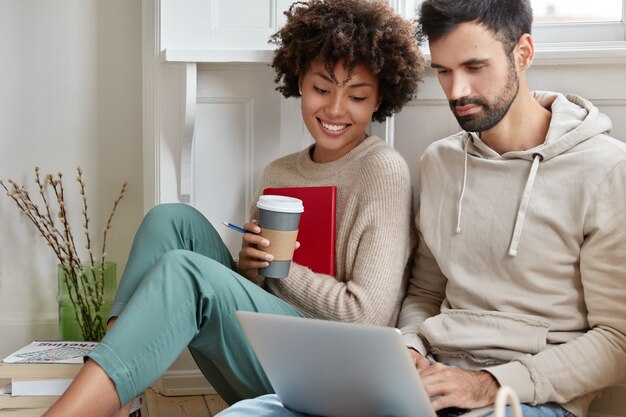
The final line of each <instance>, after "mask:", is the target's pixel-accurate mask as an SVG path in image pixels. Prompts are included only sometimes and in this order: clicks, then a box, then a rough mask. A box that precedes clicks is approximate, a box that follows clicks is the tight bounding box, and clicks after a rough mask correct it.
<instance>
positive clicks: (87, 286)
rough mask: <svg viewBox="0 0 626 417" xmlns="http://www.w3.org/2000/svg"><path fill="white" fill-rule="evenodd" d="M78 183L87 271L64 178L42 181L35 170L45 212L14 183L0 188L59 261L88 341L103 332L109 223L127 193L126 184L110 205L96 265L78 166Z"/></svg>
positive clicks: (83, 183) (49, 176)
mask: <svg viewBox="0 0 626 417" xmlns="http://www.w3.org/2000/svg"><path fill="white" fill-rule="evenodd" d="M77 172H78V177H77V181H78V183H79V186H80V193H81V199H82V203H83V216H84V219H85V223H84V227H85V230H84V231H85V236H86V238H87V245H86V249H87V251H88V254H89V260H90V263H91V265H89V267H90V268H86V267H85V265H83V264H82V262H81V260H80V256H79V255H78V251H77V249H76V245H75V241H74V235H73V233H72V227H71V225H70V223H69V216H68V207H67V204H66V201H65V189H64V187H63V175H62V174H61V173H58V178H55V177H54V176H53V175H51V174H48V175H47V176H46V179H45V180H44V181H42V179H41V177H40V171H39V168H38V167H36V168H35V178H36V183H37V186H38V188H39V195H40V197H41V199H42V200H43V204H44V206H45V211H43V210H40V209H39V206H38V205H37V204H36V203H35V202H33V200H32V199H31V197H30V194H29V192H28V190H27V189H26V188H25V187H23V186H19V185H18V184H16V183H15V182H14V181H13V180H8V182H9V184H10V188H9V187H7V185H6V184H5V183H4V181H3V180H1V179H0V186H1V187H2V188H4V190H5V191H6V193H7V195H8V196H9V197H10V198H11V199H12V200H13V201H14V202H15V204H16V205H17V207H18V208H19V209H20V211H22V212H23V213H24V214H25V215H26V217H27V218H28V219H29V220H30V221H31V222H32V223H33V224H34V225H35V227H36V228H37V230H38V231H39V233H40V234H41V235H42V236H43V238H44V239H45V240H46V242H47V243H48V246H50V247H51V248H52V250H53V251H54V253H55V255H56V257H57V258H58V260H59V262H60V264H61V268H62V269H63V271H64V272H65V273H64V283H65V285H66V286H67V289H68V294H69V297H70V301H71V302H72V304H73V305H74V306H75V309H74V313H75V318H76V321H77V322H78V323H79V326H80V328H81V331H82V333H83V336H84V337H85V339H87V340H99V339H100V338H101V337H102V336H103V335H104V331H105V326H104V322H103V320H102V317H100V314H99V313H100V310H101V308H102V301H103V296H104V270H105V260H106V259H105V257H106V252H105V249H106V239H107V232H108V230H109V229H110V228H111V223H112V220H113V216H114V214H115V211H116V210H117V206H118V204H119V202H120V200H121V199H122V198H123V196H124V193H125V192H126V187H127V184H126V183H125V184H124V185H123V186H122V190H121V191H120V194H119V196H118V197H117V198H116V199H115V201H114V203H113V209H112V210H111V214H110V215H109V218H108V220H107V223H106V226H105V227H104V239H103V245H102V262H101V264H100V265H98V264H96V262H95V258H94V256H93V251H92V245H91V242H92V240H91V236H90V233H89V216H88V214H87V209H88V205H87V196H86V193H85V188H86V187H85V182H84V181H83V177H82V170H81V169H80V167H77ZM48 186H50V187H51V188H52V190H53V192H54V196H55V197H56V203H57V204H58V206H59V207H58V208H59V210H58V213H57V214H56V217H58V219H59V221H60V222H59V223H60V227H58V226H57V222H56V221H55V215H54V214H53V211H52V209H51V206H50V203H51V202H52V201H54V199H48V197H47V195H48V193H47V191H48Z"/></svg>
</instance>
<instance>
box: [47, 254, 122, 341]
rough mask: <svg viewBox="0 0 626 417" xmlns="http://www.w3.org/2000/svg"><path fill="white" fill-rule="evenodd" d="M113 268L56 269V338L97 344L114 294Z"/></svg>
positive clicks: (104, 330)
mask: <svg viewBox="0 0 626 417" xmlns="http://www.w3.org/2000/svg"><path fill="white" fill-rule="evenodd" d="M116 277H117V275H116V264H115V263H114V262H106V263H105V265H104V268H102V267H101V264H94V265H93V266H92V265H81V266H80V267H76V266H75V267H71V266H69V265H58V290H59V291H58V296H57V301H58V303H59V338H60V339H61V340H75V341H82V340H88V341H93V342H99V341H100V339H102V337H103V336H104V333H105V332H106V321H107V318H108V317H109V313H110V311H111V306H112V305H113V297H114V296H115V291H116V285H117V284H116Z"/></svg>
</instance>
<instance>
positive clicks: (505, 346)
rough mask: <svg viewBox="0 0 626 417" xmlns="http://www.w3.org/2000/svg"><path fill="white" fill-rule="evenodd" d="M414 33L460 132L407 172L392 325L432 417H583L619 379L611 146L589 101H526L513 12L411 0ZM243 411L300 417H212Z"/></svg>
mask: <svg viewBox="0 0 626 417" xmlns="http://www.w3.org/2000/svg"><path fill="white" fill-rule="evenodd" d="M420 25H421V27H422V31H423V33H424V35H425V36H426V37H427V38H428V41H429V46H430V52H431V58H432V67H433V68H435V69H436V70H437V72H438V78H439V81H440V83H441V86H442V88H443V89H444V91H445V94H446V96H447V98H448V100H449V102H450V107H451V109H452V112H453V113H454V115H455V116H456V118H457V120H458V122H459V124H460V125H461V127H462V128H463V129H464V131H462V132H460V133H458V134H456V135H453V136H451V137H448V138H446V139H443V140H440V141H438V142H436V143H434V144H433V145H431V146H430V147H429V148H428V149H427V150H426V152H425V154H424V156H423V157H422V159H421V162H420V177H419V178H420V184H419V195H420V208H419V213H418V216H417V219H416V224H417V227H418V230H419V237H420V241H419V245H418V249H417V253H416V258H415V267H414V270H413V275H412V280H411V281H410V284H409V294H408V297H407V298H406V300H405V302H404V304H403V308H402V312H401V315H400V323H399V327H400V328H401V329H402V332H403V334H404V335H405V338H406V341H407V345H408V346H409V348H410V351H411V352H412V356H413V358H414V360H415V364H416V367H417V369H418V371H419V372H420V376H421V379H422V381H423V383H424V385H425V387H426V389H427V391H428V393H429V394H430V395H431V397H432V398H433V401H432V402H433V405H434V407H435V408H436V409H442V408H446V407H450V406H457V407H463V408H477V407H481V406H484V405H488V404H491V403H492V402H493V401H494V399H495V395H496V392H497V390H498V388H499V387H500V386H501V385H508V386H511V387H512V388H514V390H515V391H516V392H517V394H518V396H519V397H520V400H521V401H522V402H523V403H524V405H523V412H524V416H525V417H528V416H537V417H538V416H541V417H547V416H554V417H564V416H571V415H575V416H577V417H584V416H585V415H586V413H587V409H588V407H589V403H590V402H591V400H592V399H593V398H594V396H595V395H596V394H597V393H598V391H600V390H601V389H603V388H605V387H607V386H610V385H613V384H616V383H619V382H620V381H622V380H624V378H626V262H625V260H626V233H625V230H626V197H625V196H624V190H626V144H624V143H622V142H619V141H618V140H615V139H613V138H611V137H609V136H608V135H607V133H608V132H609V130H610V128H611V122H610V121H609V119H608V118H607V117H606V116H604V115H603V114H601V113H600V112H599V111H598V109H597V108H595V107H594V106H593V105H592V104H591V103H589V102H588V101H586V100H584V99H582V98H580V97H577V96H573V95H568V96H565V95H562V94H557V93H550V92H534V93H533V92H530V91H529V90H528V87H527V84H526V70H527V69H528V68H529V67H530V65H531V63H532V61H533V57H534V46H533V40H532V37H531V35H530V30H531V25H532V10H531V8H530V5H529V2H528V1H527V0H472V1H459V0H426V1H424V2H423V3H422V6H421V13H420ZM357 352H358V349H357ZM427 356H428V357H430V358H431V359H434V360H436V361H437V363H436V364H434V365H431V361H429V360H428V359H427V358H426V357H427ZM372 377H373V378H375V376H374V375H373V376H372ZM251 413H254V415H257V416H267V415H272V416H279V415H299V414H298V413H292V412H291V411H289V410H286V409H284V408H282V407H281V406H280V402H279V401H278V400H277V399H276V397H275V396H274V397H272V396H269V397H265V398H262V399H258V400H253V401H247V402H243V403H240V404H237V405H235V406H234V407H232V408H231V409H230V410H227V412H226V413H225V414H224V415H228V416H234V415H251Z"/></svg>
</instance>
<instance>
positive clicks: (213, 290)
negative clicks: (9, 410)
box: [50, 250, 301, 416]
mask: <svg viewBox="0 0 626 417" xmlns="http://www.w3.org/2000/svg"><path fill="white" fill-rule="evenodd" d="M237 310H247V311H261V312H266V313H274V314H282V315H296V316H301V314H300V313H299V312H298V311H297V310H296V309H295V308H294V307H292V306H290V305H289V304H287V303H286V302H284V301H282V300H280V299H278V298H277V297H274V296H273V295H271V294H269V293H267V292H266V291H264V290H263V289H261V288H259V287H258V286H256V285H254V284H253V283H251V282H249V281H247V280H246V279H244V278H242V277H241V276H239V275H238V274H237V273H235V272H234V271H232V270H231V269H230V268H228V267H226V266H224V265H223V264H221V263H219V262H217V261H215V260H213V259H210V258H208V257H206V256H203V255H200V254H198V253H194V252H189V251H185V250H174V251H170V252H167V253H166V254H164V255H163V256H161V258H160V259H159V260H158V261H157V262H156V264H155V265H154V266H153V267H152V268H151V269H150V270H149V271H148V272H147V273H146V274H145V278H144V279H143V280H142V281H141V283H140V284H139V286H138V287H137V288H136V290H135V292H134V294H133V296H132V297H131V298H130V299H129V300H128V302H127V304H126V307H125V308H124V311H123V312H122V314H121V315H120V316H119V317H118V319H117V321H116V323H115V325H114V326H113V327H112V328H111V330H110V332H109V333H108V334H107V335H106V336H105V337H104V339H103V340H102V342H101V343H100V344H99V345H98V346H97V347H96V348H95V349H94V350H93V351H92V352H91V353H90V354H89V357H90V359H92V360H93V361H94V362H95V363H97V365H98V368H99V369H101V370H103V371H104V373H105V374H106V375H107V376H108V378H110V381H111V382H112V384H113V385H114V387H115V391H116V393H117V398H116V401H115V404H114V405H115V407H117V408H119V407H120V405H121V404H126V403H127V402H128V401H130V400H131V399H132V398H134V397H135V396H136V395H137V394H139V393H141V392H143V390H144V389H145V388H146V387H148V386H149V384H151V383H152V382H153V381H154V380H155V379H156V378H158V377H159V376H160V375H161V374H162V373H163V372H164V371H165V370H166V369H167V368H168V367H169V366H170V365H171V364H172V362H173V361H174V360H175V359H176V358H177V357H178V355H179V354H180V352H181V351H182V350H183V349H184V348H185V347H186V346H189V348H190V350H191V351H192V352H193V355H194V358H195V359H196V360H197V362H198V365H199V366H200V368H201V370H202V371H203V373H204V374H205V376H206V377H207V379H208V380H209V382H211V384H212V385H213V386H214V387H215V388H216V390H217V391H218V393H219V394H220V395H222V396H223V398H224V399H225V400H226V401H228V402H230V403H232V402H235V401H238V400H239V399H242V398H251V397H256V396H258V395H262V394H266V393H269V392H272V388H271V385H270V384H269V381H268V380H267V378H266V376H265V374H264V372H263V370H262V368H261V366H260V364H259V363H258V360H257V358H256V356H255V355H254V353H253V351H252V348H251V347H250V345H249V344H248V342H247V339H246V338H245V335H244V334H243V331H242V329H241V327H240V326H239V323H238V321H237V319H236V317H235V314H234V313H235V311H237ZM90 368H91V367H90ZM87 371H88V370H86V372H87ZM81 373H82V372H81ZM92 374H95V375H96V376H97V372H96V373H94V372H92ZM79 381H80V383H81V384H83V385H84V387H83V389H82V390H81V389H80V388H74V385H75V384H78V383H79ZM95 381H100V380H99V379H97V378H96V377H93V376H92V377H90V378H82V377H81V378H77V379H76V381H75V383H74V384H72V388H71V389H69V390H68V393H70V394H68V395H71V396H73V397H74V398H76V397H81V395H83V394H80V393H79V394H75V393H76V392H77V390H78V392H80V391H82V392H88V391H89V390H90V388H89V386H90V385H91V386H93V384H92V383H91V382H95ZM108 386H109V385H107V384H103V385H102V389H103V390H104V391H107V392H108ZM104 391H103V392H104ZM84 395H85V396H88V395H92V396H93V395H94V394H93V393H92V394H88V393H86V394H84ZM103 397H106V398H108V394H107V393H103ZM62 398H63V397H62ZM81 399H82V398H81ZM62 402H65V403H66V401H63V400H60V401H59V403H62ZM94 403H98V404H99V403H100V401H99V400H98V401H94ZM108 404H109V403H107V404H106V405H107V406H108ZM53 409H54V407H53ZM53 409H51V411H52V410H53ZM58 410H59V411H58V414H50V416H53V415H65V416H71V415H72V414H70V413H68V412H67V411H66V410H65V409H63V407H60V408H59V409H58ZM102 410H104V411H103V412H105V414H98V413H99V410H95V409H94V408H93V407H90V412H92V415H94V416H97V415H102V416H107V415H108V414H106V412H108V411H109V409H108V408H106V407H103V408H102ZM83 411H84V410H83Z"/></svg>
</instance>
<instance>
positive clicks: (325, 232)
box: [263, 186, 337, 277]
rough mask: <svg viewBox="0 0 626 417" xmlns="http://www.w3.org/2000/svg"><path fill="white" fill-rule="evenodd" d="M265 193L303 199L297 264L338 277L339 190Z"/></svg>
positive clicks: (270, 190)
mask: <svg viewBox="0 0 626 417" xmlns="http://www.w3.org/2000/svg"><path fill="white" fill-rule="evenodd" d="M263 194H274V195H284V196H287V197H295V198H299V199H300V200H302V203H303V204H304V213H302V216H301V217H300V226H299V228H298V242H300V247H299V248H298V249H297V250H296V251H295V252H294V254H293V261H294V262H295V263H298V264H300V265H304V266H306V267H308V268H310V269H311V270H312V271H313V272H317V273H318V274H325V275H330V276H333V277H334V276H335V209H336V202H337V187H334V186H321V187H285V188H266V189H265V190H263Z"/></svg>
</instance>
